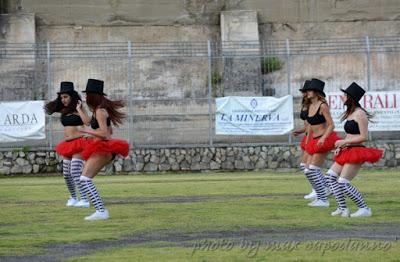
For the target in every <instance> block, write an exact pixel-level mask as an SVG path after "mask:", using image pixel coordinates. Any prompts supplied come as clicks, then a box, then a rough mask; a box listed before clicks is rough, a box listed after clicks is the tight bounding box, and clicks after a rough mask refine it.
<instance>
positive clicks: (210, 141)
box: [207, 40, 213, 146]
mask: <svg viewBox="0 0 400 262" xmlns="http://www.w3.org/2000/svg"><path fill="white" fill-rule="evenodd" d="M207 51H208V52H207V53H208V144H209V145H210V146H213V136H212V129H213V128H212V110H211V102H212V99H211V95H212V93H211V91H212V82H211V77H212V71H211V62H212V61H211V42H210V40H208V41H207Z"/></svg>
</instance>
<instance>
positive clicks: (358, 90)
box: [340, 82, 365, 105]
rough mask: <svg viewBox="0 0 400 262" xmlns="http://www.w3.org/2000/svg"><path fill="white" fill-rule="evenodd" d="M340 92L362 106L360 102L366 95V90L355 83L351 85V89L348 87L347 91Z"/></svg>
mask: <svg viewBox="0 0 400 262" xmlns="http://www.w3.org/2000/svg"><path fill="white" fill-rule="evenodd" d="M340 90H342V91H343V92H345V93H346V94H347V95H349V96H350V97H351V98H352V99H353V100H354V102H356V103H357V104H358V105H360V104H359V101H360V99H361V98H362V97H363V95H364V94H365V90H364V89H363V88H362V87H361V86H359V85H358V84H357V83H355V82H353V83H351V85H349V87H347V88H346V89H345V90H344V89H340Z"/></svg>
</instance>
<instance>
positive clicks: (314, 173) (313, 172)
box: [306, 165, 328, 201]
mask: <svg viewBox="0 0 400 262" xmlns="http://www.w3.org/2000/svg"><path fill="white" fill-rule="evenodd" d="M306 176H307V178H308V180H309V181H310V183H311V185H313V188H314V190H315V192H316V193H317V198H318V199H320V200H323V201H326V200H328V197H327V195H326V191H325V185H326V182H325V177H324V175H323V174H322V172H321V168H319V167H318V166H314V165H310V166H309V167H308V172H307V173H306Z"/></svg>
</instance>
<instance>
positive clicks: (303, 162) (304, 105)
mask: <svg viewBox="0 0 400 262" xmlns="http://www.w3.org/2000/svg"><path fill="white" fill-rule="evenodd" d="M310 83H311V81H310V80H306V81H305V82H304V85H303V88H300V89H299V91H300V92H301V93H302V95H303V99H302V101H301V111H300V119H301V120H303V122H304V126H303V127H302V128H299V129H296V130H295V131H293V135H294V136H298V135H301V134H304V135H303V138H302V140H301V143H300V148H301V150H303V154H302V156H301V159H300V170H301V171H303V172H305V170H306V169H307V162H308V158H309V157H310V155H309V154H308V153H307V152H306V151H305V150H306V139H307V132H306V130H307V127H308V122H307V121H306V119H307V115H308V107H309V104H310V101H309V99H308V98H307V92H306V89H307V88H308V87H309V85H310ZM316 195H317V194H316V192H315V190H314V189H313V190H312V192H311V193H309V194H307V195H305V196H304V198H305V199H313V198H315V197H316Z"/></svg>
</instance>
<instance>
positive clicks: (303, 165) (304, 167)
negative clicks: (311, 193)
mask: <svg viewBox="0 0 400 262" xmlns="http://www.w3.org/2000/svg"><path fill="white" fill-rule="evenodd" d="M306 166H307V164H306V163H300V165H299V168H300V170H301V171H303V172H304V170H305V169H306Z"/></svg>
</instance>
